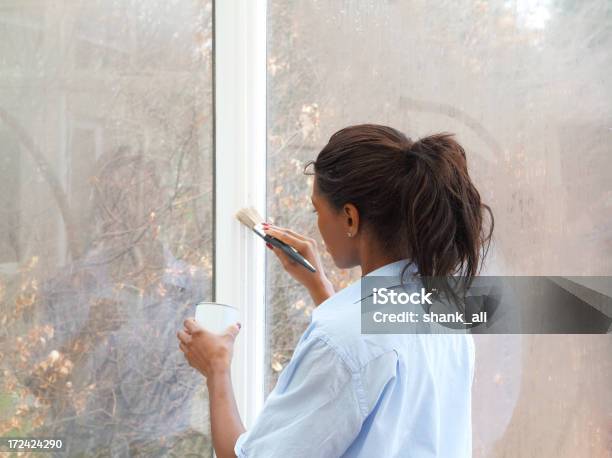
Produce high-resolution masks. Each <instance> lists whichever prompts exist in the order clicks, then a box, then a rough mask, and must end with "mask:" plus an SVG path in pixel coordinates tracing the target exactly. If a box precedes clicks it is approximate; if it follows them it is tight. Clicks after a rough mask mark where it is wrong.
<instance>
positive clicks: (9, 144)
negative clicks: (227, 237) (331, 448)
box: [0, 0, 213, 457]
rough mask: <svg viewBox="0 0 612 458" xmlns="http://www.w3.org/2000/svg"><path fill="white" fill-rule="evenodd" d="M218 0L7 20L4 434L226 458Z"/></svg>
mask: <svg viewBox="0 0 612 458" xmlns="http://www.w3.org/2000/svg"><path fill="white" fill-rule="evenodd" d="M211 59H212V2H211V1H197V2H195V1H187V2H185V1H178V0H170V1H168V0H164V1H160V0H146V1H143V0H113V1H106V0H105V1H102V0H91V1H86V2H52V1H27V2H19V1H9V2H3V4H2V6H1V7H0V62H1V64H0V150H1V152H0V214H1V215H0V304H1V305H0V325H1V326H0V435H8V434H13V435H21V436H56V437H62V438H64V440H65V443H66V447H67V456H75V457H76V456H147V457H151V456H168V454H169V451H170V450H172V452H173V453H174V454H175V455H176V456H189V454H190V453H198V456H201V454H202V453H203V454H204V455H205V456H212V451H211V450H212V449H211V446H210V434H209V420H208V402H207V399H206V392H205V390H204V388H205V387H204V385H203V384H202V382H201V379H202V376H201V375H200V374H199V373H197V372H196V371H194V370H193V369H192V368H191V367H190V366H189V365H188V364H187V362H186V360H185V358H184V356H183V354H182V352H181V351H180V350H179V348H178V341H177V338H176V331H177V330H178V329H180V328H181V327H182V323H183V320H184V319H185V318H186V317H187V316H193V304H194V302H196V301H198V300H212V299H213V298H212V281H213V278H212V266H213V259H212V252H213V240H212V236H213V227H212V210H213V207H212V178H213V177H212V116H213V111H212V64H211Z"/></svg>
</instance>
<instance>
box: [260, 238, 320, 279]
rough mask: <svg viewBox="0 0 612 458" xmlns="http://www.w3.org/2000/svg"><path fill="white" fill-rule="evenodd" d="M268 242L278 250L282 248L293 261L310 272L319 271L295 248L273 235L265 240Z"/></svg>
mask: <svg viewBox="0 0 612 458" xmlns="http://www.w3.org/2000/svg"><path fill="white" fill-rule="evenodd" d="M263 239H264V240H265V241H266V242H268V243H269V244H270V245H274V246H275V247H277V248H280V249H281V250H283V252H284V253H285V254H286V255H287V256H289V257H290V258H291V259H293V260H294V261H295V262H297V263H299V264H301V265H303V266H304V267H306V268H307V269H308V270H310V271H311V272H316V271H317V270H316V269H315V268H314V267H313V265H312V264H311V263H310V262H308V260H307V259H306V258H305V257H304V256H302V255H301V254H300V253H299V252H298V250H296V249H295V248H293V247H292V246H291V245H287V244H286V243H285V242H283V241H281V240H279V239H277V238H276V237H272V236H271V235H266V236H265V237H264V238H263Z"/></svg>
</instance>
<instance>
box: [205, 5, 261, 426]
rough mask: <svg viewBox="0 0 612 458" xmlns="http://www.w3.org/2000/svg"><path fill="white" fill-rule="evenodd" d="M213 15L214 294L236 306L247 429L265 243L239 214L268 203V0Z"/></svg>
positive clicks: (257, 369)
mask: <svg viewBox="0 0 612 458" xmlns="http://www.w3.org/2000/svg"><path fill="white" fill-rule="evenodd" d="M214 21H215V26H214V27H215V38H214V40H215V42H214V49H215V54H214V58H215V75H214V77H215V300H216V301H218V302H223V303H227V304H232V305H236V306H238V308H239V309H240V313H241V323H242V329H241V331H240V335H239V336H238V339H237V341H236V347H235V349H234V361H233V363H232V382H233V385H234V392H235V394H236V401H237V404H238V409H239V411H240V414H241V417H242V421H243V423H244V424H245V427H246V428H247V429H248V428H250V427H251V425H252V424H253V421H254V419H255V418H256V416H257V415H258V413H259V412H260V410H261V407H262V405H263V400H264V354H265V348H264V347H265V276H264V275H265V249H266V248H265V244H264V242H263V241H262V240H261V239H260V238H259V237H257V236H256V235H255V234H254V233H252V232H251V231H250V230H248V229H246V228H245V227H244V226H242V225H241V224H240V223H239V222H238V221H237V220H236V218H235V217H234V215H235V213H236V212H237V211H238V210H239V209H240V208H243V207H246V206H253V207H255V208H256V209H257V210H258V211H259V212H260V213H261V214H262V215H263V216H264V217H265V211H266V198H265V196H266V0H218V1H215V6H214Z"/></svg>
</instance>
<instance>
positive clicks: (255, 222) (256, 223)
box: [236, 207, 317, 272]
mask: <svg viewBox="0 0 612 458" xmlns="http://www.w3.org/2000/svg"><path fill="white" fill-rule="evenodd" d="M236 218H237V219H238V221H240V222H241V223H242V224H244V225H245V226H246V227H248V228H249V229H251V230H252V231H253V232H255V233H256V234H257V235H259V236H260V237H261V238H262V239H264V240H265V241H266V242H268V243H269V244H271V245H273V246H275V247H277V248H279V249H281V250H283V252H284V253H285V254H286V255H287V256H289V257H290V258H291V259H293V260H294V261H295V262H297V263H299V264H301V265H303V266H304V267H306V268H307V269H308V270H310V271H311V272H316V271H317V270H316V269H315V268H314V267H313V266H312V264H311V263H310V262H308V260H307V259H306V258H304V256H302V255H301V254H300V253H299V252H298V251H297V250H296V249H295V248H293V247H292V246H291V245H287V244H286V243H285V242H283V241H281V240H279V239H277V238H276V237H272V236H271V235H268V234H266V233H265V232H264V228H263V224H262V223H263V218H262V217H261V215H260V214H259V213H258V212H257V210H255V209H254V208H253V207H247V208H242V209H241V210H240V211H238V213H236Z"/></svg>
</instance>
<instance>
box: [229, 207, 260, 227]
mask: <svg viewBox="0 0 612 458" xmlns="http://www.w3.org/2000/svg"><path fill="white" fill-rule="evenodd" d="M235 216H236V219H238V221H240V222H241V223H242V224H244V225H245V226H246V227H248V228H249V229H253V227H254V226H255V225H256V224H259V223H262V222H263V218H262V217H261V215H260V214H259V212H258V211H257V210H255V209H254V208H253V207H246V208H242V209H240V210H239V211H238V213H236V215H235Z"/></svg>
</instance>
